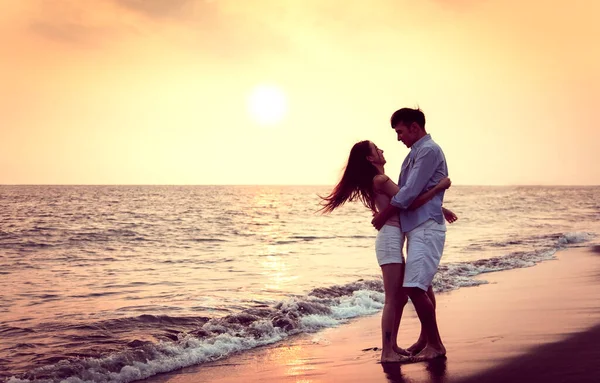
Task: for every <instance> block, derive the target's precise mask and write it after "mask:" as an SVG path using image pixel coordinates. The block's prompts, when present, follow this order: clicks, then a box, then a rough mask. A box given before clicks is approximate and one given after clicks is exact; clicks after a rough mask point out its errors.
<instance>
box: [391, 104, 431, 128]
mask: <svg viewBox="0 0 600 383" xmlns="http://www.w3.org/2000/svg"><path fill="white" fill-rule="evenodd" d="M413 122H416V123H417V124H418V125H419V126H420V127H421V128H422V129H425V114H424V113H423V111H421V109H411V108H402V109H398V110H397V111H395V112H394V114H392V118H391V119H390V123H391V124H392V129H394V128H395V127H396V125H398V124H399V123H402V124H404V125H406V126H409V125H410V124H412V123H413Z"/></svg>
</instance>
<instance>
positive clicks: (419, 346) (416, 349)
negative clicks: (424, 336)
mask: <svg viewBox="0 0 600 383" xmlns="http://www.w3.org/2000/svg"><path fill="white" fill-rule="evenodd" d="M425 346H427V342H425V341H422V340H421V339H419V340H418V341H417V342H416V343H415V344H413V345H412V346H410V347H409V348H407V349H406V351H408V353H409V354H410V355H417V354H418V353H420V352H421V351H422V350H423V349H424V348H425Z"/></svg>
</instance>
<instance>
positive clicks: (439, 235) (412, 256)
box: [403, 219, 446, 290]
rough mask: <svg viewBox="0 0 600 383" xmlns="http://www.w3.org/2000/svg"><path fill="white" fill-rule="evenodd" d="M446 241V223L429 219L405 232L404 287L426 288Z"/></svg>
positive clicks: (435, 270)
mask: <svg viewBox="0 0 600 383" xmlns="http://www.w3.org/2000/svg"><path fill="white" fill-rule="evenodd" d="M445 242H446V224H445V223H443V224H439V223H437V222H436V221H434V220H432V219H430V220H427V221H425V222H423V223H422V224H420V225H419V226H417V227H416V228H414V229H413V230H411V231H409V232H408V233H406V254H407V255H406V269H405V271H404V284H403V286H404V287H418V288H420V289H421V290H427V289H428V288H429V286H431V282H433V276H434V275H435V273H436V272H437V269H438V266H439V264H440V259H442V253H443V251H444V243H445Z"/></svg>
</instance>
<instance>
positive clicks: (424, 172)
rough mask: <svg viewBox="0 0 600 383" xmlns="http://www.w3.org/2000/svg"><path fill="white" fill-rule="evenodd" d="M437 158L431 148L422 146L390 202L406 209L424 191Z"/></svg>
mask: <svg viewBox="0 0 600 383" xmlns="http://www.w3.org/2000/svg"><path fill="white" fill-rule="evenodd" d="M437 159H438V156H437V153H436V152H435V150H433V149H431V148H424V149H421V150H420V151H419V152H417V155H416V158H415V163H414V165H413V167H412V169H410V174H409V175H408V179H407V180H406V184H404V186H402V187H401V188H400V190H399V191H398V193H396V195H395V196H394V197H392V200H391V201H390V204H391V205H393V206H396V207H397V208H400V209H408V207H409V206H410V205H411V204H412V203H413V201H414V200H415V199H416V198H417V197H418V196H419V194H421V193H422V192H423V191H425V190H424V189H425V186H427V183H428V182H429V180H430V179H431V177H432V176H433V174H434V173H435V169H436V167H437V165H438V161H437Z"/></svg>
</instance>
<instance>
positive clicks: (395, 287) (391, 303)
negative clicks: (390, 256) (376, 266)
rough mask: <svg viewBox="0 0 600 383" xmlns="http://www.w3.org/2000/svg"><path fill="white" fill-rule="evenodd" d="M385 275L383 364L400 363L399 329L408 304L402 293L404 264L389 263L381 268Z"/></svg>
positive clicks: (382, 337)
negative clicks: (397, 340)
mask: <svg viewBox="0 0 600 383" xmlns="http://www.w3.org/2000/svg"><path fill="white" fill-rule="evenodd" d="M381 271H382V273H383V290H384V293H385V304H384V306H383V312H382V314H381V344H382V347H381V348H382V350H381V362H382V363H387V362H398V361H400V360H401V359H402V356H401V355H399V354H398V353H397V352H396V350H399V348H398V345H397V343H396V337H397V336H398V327H399V325H400V319H401V317H402V310H403V309H404V304H405V303H406V297H405V296H404V292H403V291H402V281H403V280H404V278H403V277H404V264H403V263H389V264H386V265H383V266H381Z"/></svg>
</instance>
